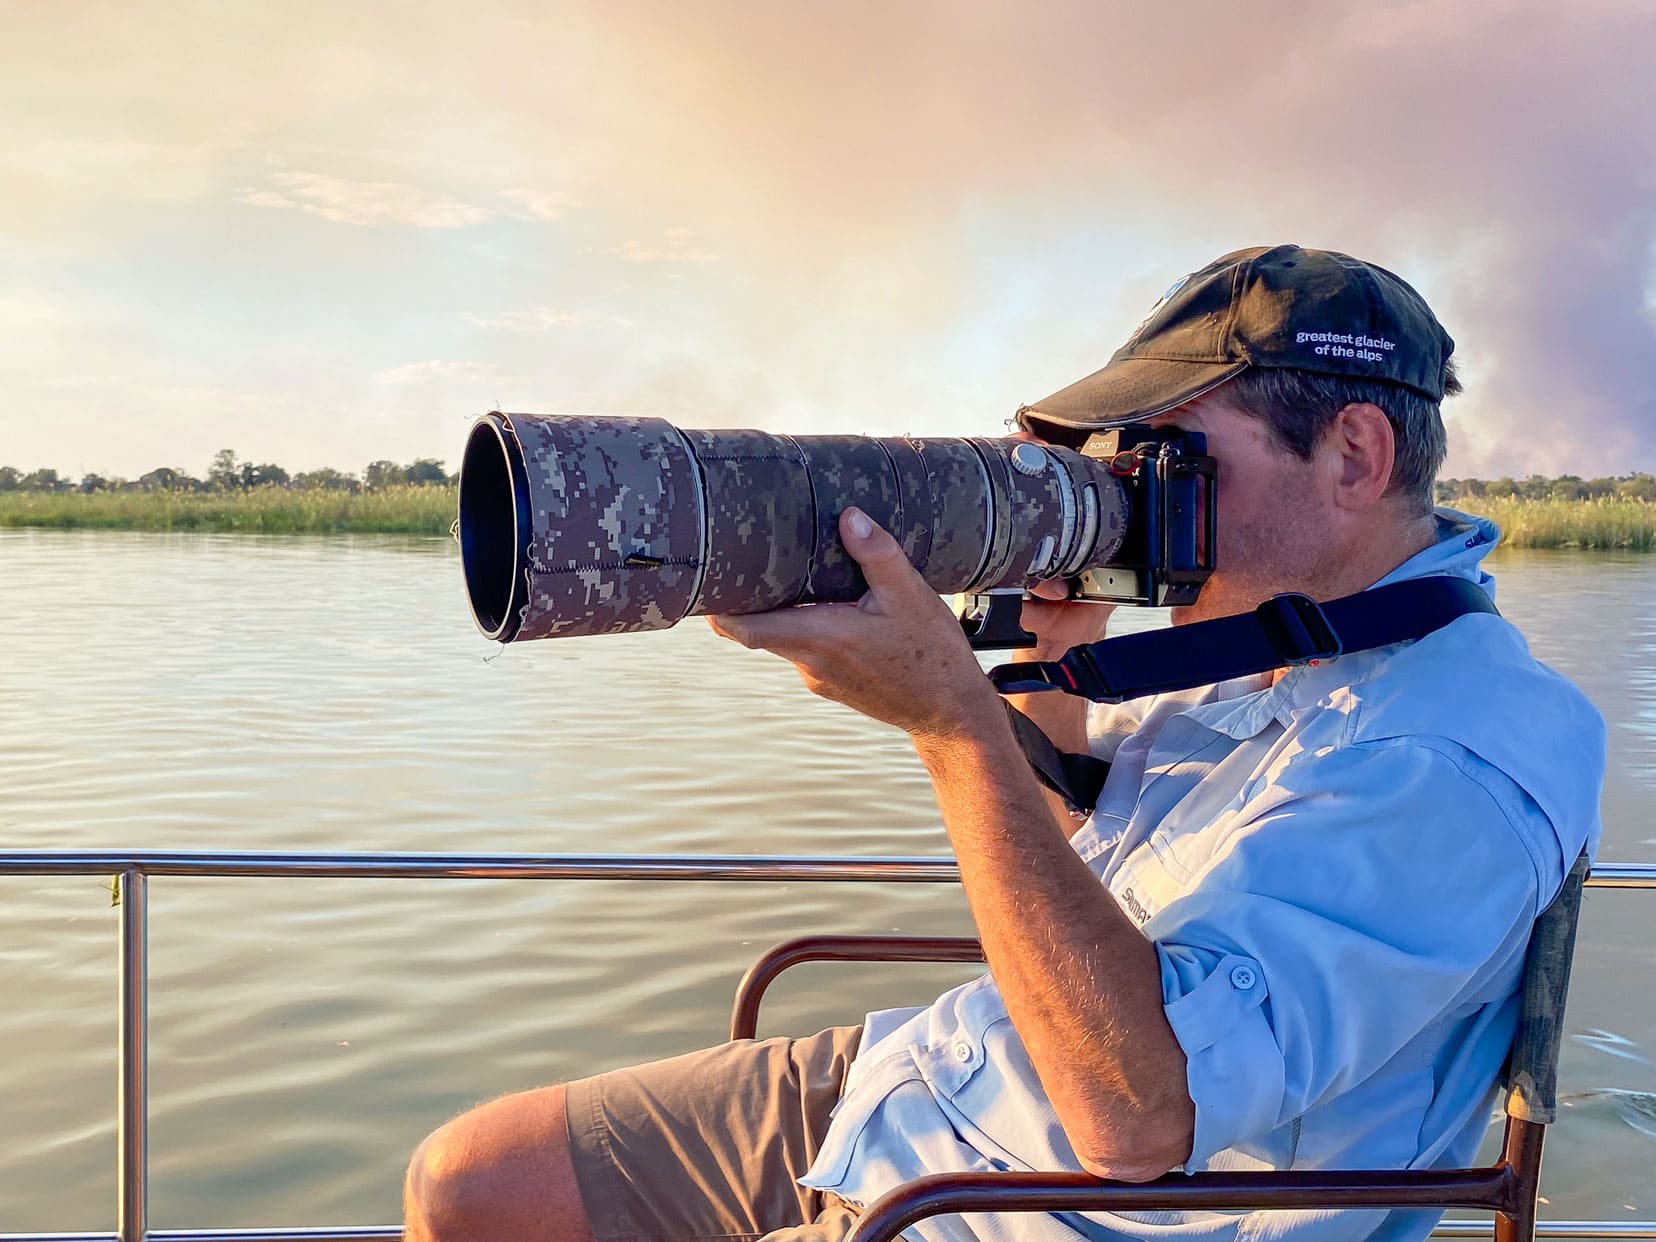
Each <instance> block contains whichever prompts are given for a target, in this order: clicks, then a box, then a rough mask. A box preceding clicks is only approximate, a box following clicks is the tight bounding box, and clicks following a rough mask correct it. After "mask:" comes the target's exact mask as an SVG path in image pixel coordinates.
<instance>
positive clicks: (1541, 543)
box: [1449, 496, 1656, 552]
mask: <svg viewBox="0 0 1656 1242" xmlns="http://www.w3.org/2000/svg"><path fill="white" fill-rule="evenodd" d="M1449 506H1450V508H1454V509H1459V510H1461V511H1462V512H1465V513H1477V514H1481V515H1483V516H1484V517H1487V518H1489V519H1490V520H1491V521H1492V522H1494V523H1495V525H1497V526H1499V527H1500V528H1501V545H1502V546H1503V547H1509V548H1579V549H1583V550H1592V551H1611V550H1622V551H1633V552H1651V551H1656V504H1651V503H1649V502H1648V501H1643V500H1622V499H1610V498H1601V499H1597V500H1519V499H1516V498H1505V499H1497V498H1494V497H1489V496H1483V497H1478V496H1465V497H1461V498H1460V499H1458V500H1452V501H1450V502H1449Z"/></svg>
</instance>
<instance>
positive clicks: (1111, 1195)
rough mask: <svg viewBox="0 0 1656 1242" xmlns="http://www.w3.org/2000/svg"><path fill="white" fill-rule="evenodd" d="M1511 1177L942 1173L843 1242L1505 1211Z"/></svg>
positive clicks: (1511, 1199) (1506, 1171) (887, 1200)
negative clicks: (1129, 1219) (1208, 1217)
mask: <svg viewBox="0 0 1656 1242" xmlns="http://www.w3.org/2000/svg"><path fill="white" fill-rule="evenodd" d="M1519 1197H1520V1196H1519V1194H1518V1186H1517V1178H1516V1177H1515V1176H1514V1174H1513V1170H1512V1168H1511V1167H1510V1166H1509V1165H1507V1164H1505V1163H1501V1164H1497V1165H1494V1166H1492V1167H1489V1168H1481V1169H1421V1170H1384V1171H1378V1170H1377V1171H1372V1172H1371V1171H1363V1170H1356V1171H1352V1172H1343V1171H1329V1172H1315V1173H1292V1172H1289V1173H1193V1174H1189V1175H1185V1174H1181V1173H1169V1174H1167V1175H1166V1176H1163V1177H1158V1178H1156V1179H1155V1180H1154V1181H1150V1182H1118V1181H1111V1180H1108V1179H1105V1178H1098V1177H1092V1176H1090V1175H1089V1174H1086V1173H941V1174H934V1175H932V1176H930V1177H921V1178H916V1179H915V1180H914V1181H911V1182H908V1183H905V1184H904V1185H902V1186H898V1187H896V1188H895V1189H893V1190H890V1191H887V1192H886V1193H885V1194H884V1195H881V1196H880V1197H879V1198H878V1199H876V1200H875V1201H874V1202H873V1203H872V1204H870V1205H869V1208H868V1210H867V1211H866V1212H864V1213H863V1215H862V1217H861V1218H860V1219H859V1220H858V1221H857V1224H856V1226H855V1228H853V1229H852V1231H851V1233H850V1235H849V1237H848V1238H847V1239H846V1242H891V1240H892V1239H894V1238H895V1237H896V1236H897V1235H898V1234H899V1233H901V1232H902V1231H903V1230H904V1229H906V1228H908V1227H909V1226H910V1225H912V1224H914V1223H915V1222H917V1221H921V1220H924V1219H926V1218H927V1217H931V1216H941V1215H947V1214H953V1213H957V1212H1094V1211H1118V1212H1137V1211H1179V1210H1203V1209H1206V1210H1214V1209H1224V1208H1331V1207H1333V1208H1358V1207H1368V1208H1410V1207H1412V1208H1452V1207H1454V1208H1475V1209H1481V1210H1483V1211H1494V1212H1502V1213H1510V1212H1514V1211H1517V1210H1519V1209H1520V1205H1519V1204H1518V1203H1516V1202H1515V1200H1516V1199H1518V1198H1519Z"/></svg>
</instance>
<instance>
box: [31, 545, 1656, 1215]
mask: <svg viewBox="0 0 1656 1242" xmlns="http://www.w3.org/2000/svg"><path fill="white" fill-rule="evenodd" d="M1493 567H1494V569H1495V572H1496V574H1497V577H1498V580H1499V581H1500V584H1501V591H1500V603H1501V606H1502V609H1503V611H1504V612H1505V613H1506V615H1507V616H1508V617H1510V618H1511V619H1512V620H1513V621H1515V622H1516V623H1517V624H1518V625H1519V626H1520V627H1521V628H1523V630H1524V631H1525V632H1526V633H1527V634H1528V636H1529V638H1530V641H1531V644H1532V646H1533V647H1534V649H1535V650H1536V652H1537V654H1538V655H1539V656H1540V657H1541V658H1542V659H1543V660H1545V661H1547V662H1548V663H1550V664H1552V665H1553V666H1554V667H1555V668H1558V669H1559V670H1560V671H1562V672H1564V673H1565V674H1567V675H1568V676H1570V677H1571V678H1573V679H1574V680H1575V681H1576V682H1577V683H1578V684H1579V685H1581V686H1582V687H1583V689H1584V690H1585V691H1586V692H1587V693H1588V694H1589V695H1590V696H1591V697H1592V699H1593V700H1594V702H1595V703H1597V705H1598V706H1599V708H1600V710H1602V711H1603V713H1604V715H1605V717H1606V718H1607V720H1608V721H1609V726H1610V759H1611V764H1610V776H1609V780H1608V783H1607V785H1606V788H1605V794H1604V817H1605V824H1606V827H1605V844H1604V849H1603V852H1602V856H1603V857H1604V858H1605V859H1613V860H1620V861H1633V860H1651V859H1656V823H1653V822H1652V817H1651V815H1650V808H1651V805H1652V791H1653V789H1656V557H1638V556H1631V555H1630V556H1616V555H1585V554H1579V553H1550V554H1548V553H1533V552H1531V553H1522V552H1512V553H1502V554H1498V555H1497V558H1496V559H1495V561H1494V563H1493ZM1118 616H1124V614H1118ZM1156 620H1157V617H1156V615H1155V614H1154V613H1134V614H1132V615H1131V616H1126V617H1125V622H1126V625H1127V626H1129V627H1137V626H1142V625H1145V624H1151V623H1155V621H1156ZM1513 727H1514V728H1520V729H1521V728H1522V727H1523V722H1522V721H1514V722H1513ZM0 841H3V843H4V846H3V848H8V849H55V850H63V849H99V848H117V847H121V848H142V849H186V850H209V849H257V850H325V851H337V850H416V851H427V850H464V851H531V852H543V851H552V852H565V851H568V852H594V853H610V852H686V853H701V852H705V853H759V854H864V855H866V854H924V855H943V854H946V853H947V842H946V840H945V838H944V836H943V833H942V832H941V830H940V828H939V827H938V824H937V817H936V811H935V808H934V806H933V803H932V801H931V797H930V791H929V786H928V783H927V781H926V779H925V776H924V774H923V772H922V771H921V769H920V767H919V765H918V763H917V762H916V761H915V760H914V758H913V756H912V753H911V752H910V750H909V748H908V746H907V743H906V741H905V740H904V739H903V738H902V737H901V736H900V735H898V734H897V733H895V732H893V731H891V730H887V729H884V728H881V727H879V726H876V725H874V724H871V723H869V722H868V721H865V720H863V719H861V718H860V717H857V716H855V715H854V714H852V713H850V712H848V711H846V710H845V709H843V708H840V707H838V706H836V705H833V704H830V703H826V702H823V701H821V700H818V699H814V698H812V697H810V696H809V695H807V694H806V693H805V692H804V690H803V689H802V688H801V686H800V685H799V682H798V679H797V678H796V676H795V675H794V673H793V672H792V670H791V669H790V668H788V667H787V666H786V665H784V664H782V663H781V662H780V661H777V660H775V659H773V658H771V657H768V656H765V655H763V654H759V653H751V652H746V651H743V650H741V649H740V648H737V647H735V646H734V645H732V644H728V643H725V642H722V641H720V640H718V639H716V638H715V637H714V636H713V635H712V634H711V633H710V632H709V631H708V630H707V628H706V627H705V626H704V625H702V624H701V623H700V622H692V623H689V624H686V625H684V626H681V627H680V628H678V629H676V630H673V631H670V632H667V633H662V634H645V635H623V636H618V637H611V638H598V639H591V638H587V639H566V640H564V641H563V642H546V643H535V644H525V645H524V646H523V647H521V648H508V649H506V650H504V651H499V652H498V653H497V649H496V648H493V647H491V646H490V645H489V644H487V643H485V642H484V641H483V640H482V639H481V638H480V637H479V636H478V635H477V633H476V631H475V629H474V628H473V626H472V624H471V621H470V619H469V616H468V614H467V611H466V608H465V604H464V599H463V596H462V592H461V585H460V578H459V564H458V558H457V557H456V556H455V555H454V553H453V550H452V545H450V544H449V543H447V541H442V540H409V539H397V538H377V537H375V538H369V537H356V538H349V537H334V538H305V537H295V538H285V539H284V538H256V537H242V536H168V535H145V534H127V533H81V532H46V531H12V532H8V531H0ZM150 904H151V920H152V925H151V932H150V945H151V971H152V975H151V999H150V1012H151V1025H152V1040H153V1044H152V1050H151V1082H150V1104H151V1116H152V1119H153V1133H152V1149H151V1162H150V1172H151V1184H152V1196H151V1225H152V1227H153V1228H157V1229H187V1228H208V1227H213V1228H235V1227H248V1228H254V1227H260V1226H277V1225H284V1226H318V1225H369V1224H387V1223H390V1222H393V1221H395V1220H396V1219H397V1217H398V1187H399V1184H400V1179H401V1175H402V1169H403V1166H404V1162H405V1161H406V1158H407V1154H408V1151H409V1150H410V1149H411V1148H412V1147H413V1145H414V1144H415V1143H416V1142H417V1141H418V1140H419V1139H420V1138H421V1136H423V1135H424V1134H425V1133H426V1132H427V1131H428V1130H429V1129H431V1128H432V1127H433V1126H434V1125H436V1124H437V1123H439V1122H441V1121H442V1120H444V1119H445V1118H446V1117H448V1116H449V1115H451V1114H452V1113H454V1112H456V1111H458V1110H459V1109H461V1108H463V1107H465V1106H467V1105H469V1104H471V1103H473V1102H475V1101H476V1100H478V1099H479V1098H482V1097H485V1096H490V1095H494V1094H497V1093H500V1092H503V1091H509V1090H515V1089H518V1088H522V1087H528V1086H531V1085H538V1084H541V1083H544V1082H547V1081H552V1080H556V1079H559V1078H567V1077H571V1076H576V1075H581V1074H586V1073H591V1072H595V1071H598V1070H601V1069H604V1068H607V1067H609V1066H613V1065H617V1064H621V1063H624V1062H628V1061H633V1060H638V1059H641V1058H646V1057H654V1056H662V1055H667V1054H671V1053H674V1052H678V1051H682V1050H685V1049H687V1048H690V1047H694V1046H699V1045H701V1044H705V1043H709V1042H713V1041H715V1040H717V1039H719V1038H722V1035H723V1031H724V1028H725V1024H726V1023H727V1021H728V1012H729V1005H730V997H731V992H732V989H733V987H734V985H735V982H736V979H737V977H738V976H739V974H740V973H741V970H742V969H743V967H744V966H745V965H746V964H747V962H748V961H750V960H751V959H752V958H753V956H754V955H756V954H757V953H758V952H759V951H760V950H761V949H762V948H764V947H765V946H767V945H769V944H771V943H773V942H775V941H777V940H779V939H783V938H785V937H787V936H791V935H796V934H800V933H801V932H804V931H808V930H820V931H863V932H893V931H898V932H905V933H926V934H965V933H968V932H969V930H970V928H969V924H968V921H967V918H966V914H965V909H964V902H963V900H962V898H961V895H960V893H959V891H958V889H956V888H954V887H953V886H950V885H896V884H891V885H876V886H867V885H855V886H853V885H845V884H821V883H813V884H792V885H789V884H708V883H693V882H685V883H649V884H642V883H632V884H629V883H624V882H616V881H605V882H572V881H546V882H536V881H470V880H464V881H458V880H444V881H395V880H322V881H307V880H269V881H259V880H242V879H223V880H200V879H198V880H188V879H167V878H161V879H157V880H154V881H152V883H151V889H150ZM116 929H117V911H115V910H114V909H112V908H111V901H110V893H109V891H108V887H107V884H106V883H104V882H101V881H98V880H95V879H47V880H41V879H33V878H6V877H0V985H3V992H0V996H3V998H4V999H3V1001H0V1233H5V1232H26V1231H65V1232H67V1231H99V1230H101V1231H109V1230H111V1229H113V1226H114V1218H115V1181H114V1165H115V1127H114V1111H113V1105H114V1087H115V1066H116V1061H115V1048H116V1043H115V1040H116V1026H115V1008H114V1005H115V995H116V972H115V965H116V958H115V946H116ZM1653 932H1656V896H1652V895H1649V894H1643V893H1638V892H1630V893H1623V892H1609V891H1604V890H1599V891H1597V892H1591V893H1589V896H1588V903H1587V907H1586V913H1585V915H1584V920H1583V925H1582V931H1581V945H1580V952H1579V955H1578V959H1577V961H1578V967H1577V973H1576V984H1575V987H1574V990H1573V992H1572V995H1571V1002H1570V1011H1569V1022H1568V1025H1569V1031H1570V1036H1569V1039H1568V1041H1567V1043H1566V1046H1565V1049H1564V1064H1563V1069H1562V1081H1561V1090H1562V1091H1563V1092H1564V1093H1566V1095H1567V1097H1569V1098H1567V1099H1566V1101H1565V1104H1566V1107H1565V1111H1564V1116H1563V1119H1562V1121H1561V1122H1560V1124H1559V1125H1558V1126H1557V1127H1555V1128H1554V1130H1553V1131H1552V1136H1551V1138H1550V1140H1549V1144H1548V1161H1547V1169H1546V1178H1545V1184H1544V1186H1543V1194H1544V1195H1545V1196H1546V1198H1547V1199H1548V1201H1549V1202H1548V1204H1547V1205H1546V1207H1545V1208H1544V1209H1543V1210H1544V1213H1545V1214H1547V1215H1551V1216H1555V1217H1564V1218H1583V1217H1600V1218H1611V1219H1616V1218H1632V1217H1641V1218H1652V1217H1656V1107H1653V1099H1656V1098H1653V1097H1652V1096H1650V1095H1648V1094H1646V1093H1650V1092H1652V1091H1656V934H1653ZM962 970H963V968H942V967H875V966H870V967H847V966H821V967H812V968H803V969H801V970H799V971H797V972H791V973H790V975H789V976H785V977H784V980H783V981H782V982H781V983H780V984H778V985H777V988H776V989H775V990H774V992H773V996H774V999H773V1000H771V1001H769V1002H767V1005H766V1009H765V1014H764V1021H763V1026H764V1033H780V1032H784V1031H793V1032H805V1031H809V1030H815V1029H817V1028H818V1027H819V1026H822V1025H826V1024H828V1023H831V1022H843V1021H854V1020H856V1019H858V1018H859V1017H860V1015H861V1013H862V1012H863V1011H864V1010H865V1009H868V1008H876V1007H880V1006H882V1005H888V1004H902V1003H911V1002H918V1001H920V1000H924V999H925V997H927V996H930V995H934V994H935V993H936V992H937V991H938V990H940V989H941V988H942V987H944V986H946V985H947V984H949V983H951V982H954V981H957V980H959V979H960V978H963V977H965V976H964V974H963V973H962ZM790 980H791V982H790Z"/></svg>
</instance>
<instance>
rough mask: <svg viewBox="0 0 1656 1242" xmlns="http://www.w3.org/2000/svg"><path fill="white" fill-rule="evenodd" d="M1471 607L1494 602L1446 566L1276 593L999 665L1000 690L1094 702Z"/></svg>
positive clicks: (1406, 628) (1177, 685)
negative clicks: (1052, 656)
mask: <svg viewBox="0 0 1656 1242" xmlns="http://www.w3.org/2000/svg"><path fill="white" fill-rule="evenodd" d="M1469 612H1489V613H1494V612H1496V609H1495V604H1494V602H1493V601H1492V600H1491V599H1490V598H1489V596H1488V594H1487V593H1486V592H1485V591H1484V590H1483V588H1482V587H1480V586H1479V585H1478V584H1477V583H1475V582H1473V581H1471V580H1470V579H1468V578H1452V577H1447V576H1443V575H1439V576H1436V577H1431V578H1411V579H1409V580H1408V581H1407V582H1394V583H1393V584H1392V585H1390V586H1383V587H1376V588H1374V589H1373V590H1369V591H1360V592H1358V593H1357V594H1356V595H1347V596H1344V597H1343V598H1341V599H1336V600H1330V601H1329V602H1328V603H1326V604H1319V603H1317V601H1316V600H1314V599H1312V598H1311V597H1310V596H1309V595H1296V594H1288V595H1273V596H1272V597H1271V598H1270V599H1268V600H1266V601H1265V602H1264V603H1263V604H1261V605H1260V606H1259V607H1258V608H1256V609H1254V610H1253V611H1252V612H1244V613H1238V614H1237V615H1236V616H1233V617H1218V618H1216V619H1214V620H1212V621H1198V622H1195V623H1194V624H1192V625H1176V626H1171V627H1169V628H1167V629H1162V630H1151V631H1149V632H1147V633H1144V634H1123V635H1121V636H1120V637H1119V638H1106V639H1105V640H1104V641H1102V642H1097V643H1083V644H1082V645H1081V646H1079V647H1071V648H1070V649H1069V650H1068V651H1066V652H1065V653H1064V655H1063V657H1062V658H1060V659H1058V660H1055V661H1052V662H1038V661H1031V662H1030V663H1027V664H1001V665H998V666H997V667H995V668H993V669H990V670H989V679H990V680H991V681H993V682H994V683H995V688H996V689H997V690H999V691H1000V692H1001V693H1002V694H1035V693H1037V692H1039V691H1042V690H1062V691H1063V692H1064V693H1065V694H1074V695H1079V696H1080V697H1081V698H1084V699H1091V700H1092V701H1093V702H1094V703H1120V702H1123V701H1124V700H1126V699H1137V698H1142V697H1144V696H1145V695H1147V694H1165V693H1167V692H1169V691H1171V690H1189V689H1191V688H1192V687H1194V686H1211V685H1213V684H1215V683H1216V682H1221V681H1229V680H1230V679H1231V678H1233V677H1245V676H1247V675H1248V674H1250V673H1265V672H1269V671H1270V670H1272V669H1278V668H1284V667H1287V666H1290V665H1295V664H1315V663H1317V662H1318V661H1320V660H1332V659H1333V658H1334V657H1335V656H1338V655H1340V654H1341V653H1342V652H1348V651H1367V650H1369V649H1370V648H1373V647H1385V646H1389V645H1390V644H1392V643H1400V642H1403V641H1405V640H1407V639H1411V638H1424V637H1425V636H1426V635H1428V634H1430V633H1431V632H1432V631H1433V630H1436V629H1440V628H1441V627H1443V626H1445V625H1448V624H1449V622H1451V621H1453V620H1454V619H1455V618H1456V617H1461V616H1465V615H1466V614H1467V613H1469ZM1496 615H1499V614H1498V613H1497V614H1496Z"/></svg>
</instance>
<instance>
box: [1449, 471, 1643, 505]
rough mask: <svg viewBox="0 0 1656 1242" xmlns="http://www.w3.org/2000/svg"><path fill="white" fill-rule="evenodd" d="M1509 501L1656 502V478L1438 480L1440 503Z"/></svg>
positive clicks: (1536, 476) (1638, 475) (1640, 475)
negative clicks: (1488, 498)
mask: <svg viewBox="0 0 1656 1242" xmlns="http://www.w3.org/2000/svg"><path fill="white" fill-rule="evenodd" d="M1485 496H1487V497H1490V498H1492V499H1498V500H1506V499H1515V500H1644V501H1656V475H1649V474H1644V473H1642V472H1641V473H1635V474H1623V475H1617V476H1616V477H1615V478H1613V479H1611V478H1606V479H1584V478H1582V477H1581V476H1580V475H1577V474H1561V475H1558V476H1557V477H1556V478H1547V477H1546V476H1545V475H1540V474H1532V475H1530V476H1529V477H1528V478H1525V479H1513V478H1500V479H1493V480H1487V481H1486V480H1484V479H1439V480H1438V481H1437V498H1438V500H1439V501H1440V502H1448V501H1454V500H1469V499H1470V500H1478V499H1481V498H1483V497H1485Z"/></svg>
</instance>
